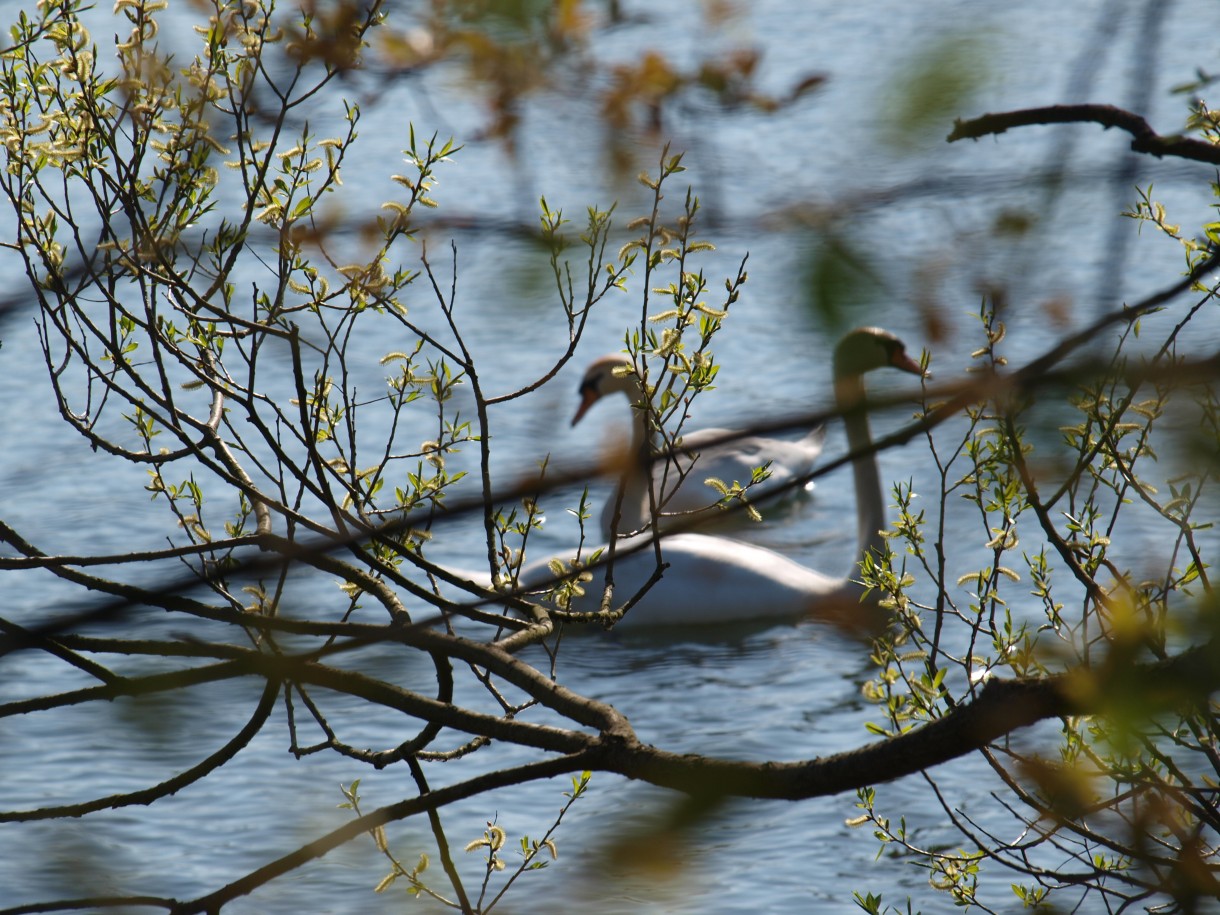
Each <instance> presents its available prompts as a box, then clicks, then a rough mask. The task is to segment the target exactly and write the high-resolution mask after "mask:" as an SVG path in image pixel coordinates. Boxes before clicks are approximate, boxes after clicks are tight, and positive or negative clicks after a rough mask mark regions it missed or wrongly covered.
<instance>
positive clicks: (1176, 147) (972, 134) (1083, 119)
mask: <svg viewBox="0 0 1220 915" xmlns="http://www.w3.org/2000/svg"><path fill="white" fill-rule="evenodd" d="M1090 122H1091V123H1094V124H1100V125H1101V126H1102V127H1104V128H1105V129H1106V130H1109V129H1110V128H1111V127H1117V128H1118V129H1119V130H1125V131H1126V132H1127V133H1129V134H1131V136H1132V137H1134V139H1133V140H1132V141H1131V149H1132V150H1133V151H1134V152H1138V153H1147V154H1149V155H1153V156H1156V157H1157V158H1158V159H1161V158H1164V157H1165V156H1175V157H1177V158H1179V159H1190V160H1192V161H1195V162H1206V163H1208V164H1209V165H1220V148H1218V147H1216V146H1213V145H1212V144H1210V143H1207V142H1205V141H1203V140H1196V139H1193V138H1191V137H1183V136H1180V135H1178V134H1173V135H1170V136H1161V135H1160V134H1158V133H1157V132H1156V131H1155V130H1153V129H1152V127H1151V125H1149V123H1148V122H1147V121H1145V120H1144V119H1143V118H1142V117H1140V116H1139V115H1138V114H1134V113H1132V112H1130V111H1125V110H1124V109H1122V108H1116V107H1114V106H1113V105H1088V104H1086V105H1050V106H1047V107H1045V108H1024V109H1021V110H1020V111H1005V112H1002V113H1000V114H984V115H982V116H981V117H977V118H969V119H967V120H961V119H958V120H955V121H954V122H953V131H952V132H951V133H950V134H949V136H947V137H946V138H945V139H946V140H947V141H948V142H950V143H955V142H957V141H958V140H977V139H979V138H980V137H984V136H987V135H989V134H1000V133H1004V132H1006V131H1007V130H1008V129H1009V128H1011V127H1029V126H1031V125H1034V124H1080V123H1090Z"/></svg>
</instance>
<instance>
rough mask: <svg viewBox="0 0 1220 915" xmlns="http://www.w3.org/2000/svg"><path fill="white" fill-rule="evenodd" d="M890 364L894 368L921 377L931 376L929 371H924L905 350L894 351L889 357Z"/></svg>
mask: <svg viewBox="0 0 1220 915" xmlns="http://www.w3.org/2000/svg"><path fill="white" fill-rule="evenodd" d="M890 365H892V366H893V367H894V368H896V369H902V371H904V372H910V373H911V374H912V375H918V376H920V377H921V378H931V377H932V373H931V372H925V371H924V370H923V369H921V368H920V367H919V363H918V362H916V361H915V360H914V359H912V358H911V357H910V356H908V355H907V354H906V353H905V352H896V353H894V355H893V356H892V357H891V358H890Z"/></svg>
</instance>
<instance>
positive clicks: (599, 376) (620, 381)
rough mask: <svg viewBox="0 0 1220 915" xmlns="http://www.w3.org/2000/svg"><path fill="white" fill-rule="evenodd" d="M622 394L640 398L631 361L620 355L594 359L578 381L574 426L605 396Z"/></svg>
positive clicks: (615, 354) (632, 398) (638, 385)
mask: <svg viewBox="0 0 1220 915" xmlns="http://www.w3.org/2000/svg"><path fill="white" fill-rule="evenodd" d="M618 392H622V393H623V394H626V395H627V397H628V398H629V399H631V400H639V398H640V381H639V379H638V378H636V377H635V373H634V372H633V371H632V365H631V360H630V359H629V358H628V357H627V356H625V355H623V354H622V353H611V354H610V355H608V356H602V357H601V358H600V359H595V360H594V361H593V362H592V363H591V364H590V365H589V367H588V368H587V369H586V370H585V375H584V377H583V378H582V379H581V380H580V387H579V388H578V389H577V393H579V394H580V406H578V407H577V408H576V415H575V416H573V417H572V425H573V426H575V425H576V424H577V423H578V422H580V420H581V419H582V418H583V417H584V415H585V414H586V413H587V412H589V408H590V407H591V406H593V405H594V404H595V403H597V402H598V401H599V400H601V399H602V398H603V397H605V396H606V395H607V394H615V393H618Z"/></svg>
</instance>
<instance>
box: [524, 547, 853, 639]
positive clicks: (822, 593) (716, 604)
mask: <svg viewBox="0 0 1220 915" xmlns="http://www.w3.org/2000/svg"><path fill="white" fill-rule="evenodd" d="M638 540H639V537H636V538H628V539H625V540H622V541H620V543H619V549H623V548H624V547H630V546H631V545H632V544H633V543H634V542H636V541H638ZM661 555H662V559H663V561H664V562H666V563H668V564H669V568H667V569H666V570H665V573H664V575H662V577H661V578H660V579H659V580H658V581H657V582H655V583H654V584H653V586H652V587H651V588H649V590H648V591H647V592H646V593H645V594H644V596H643V597H642V598H641V599H640V601H639V602H638V603H637V604H636V605H635V606H633V607H632V608H631V609H630V610H628V611H627V613H626V614H625V615H624V616H623V618H622V619H621V620H620V621H619V622H618V623H616V624H615V629H621V628H627V629H638V628H643V627H664V626H689V625H691V624H692V623H699V624H703V625H715V624H726V623H734V622H745V621H762V620H780V619H787V620H797V619H801V618H803V617H806V616H816V617H820V618H829V619H832V620H834V621H839V620H843V621H846V622H848V623H849V624H851V623H852V618H853V617H856V616H860V615H863V611H862V609H861V608H860V596H861V594H862V593H863V592H862V589H861V588H860V586H859V585H857V584H856V583H854V582H849V581H847V580H846V579H843V578H834V577H832V576H829V575H823V574H822V573H821V572H817V571H814V570H813V569H810V568H807V567H806V566H803V565H801V564H800V563H799V562H795V561H793V560H792V559H789V558H788V557H787V556H784V555H782V554H780V553H777V552H775V551H774V550H769V549H766V548H765V547H761V546H756V545H754V544H751V543H745V542H743V541H740V540H733V539H730V538H728V537H714V536H711V535H709V534H695V533H688V534H673V535H670V536H667V537H665V538H664V539H663V540H662V541H661ZM550 561H551V560H550V559H547V560H543V561H541V562H537V563H533V564H531V565H530V566H528V567H527V568H526V569H525V570H523V571H522V574H521V577H520V583H521V587H522V589H523V590H530V589H531V588H538V587H541V586H543V585H545V584H547V583H549V582H551V581H552V580H553V578H554V576H553V574H552V573H551V571H550V568H549V563H550ZM656 565H657V563H656V557H655V556H654V554H653V551H652V548H651V547H646V548H644V549H641V550H639V551H638V552H633V553H629V554H626V555H621V556H618V557H616V558H615V560H614V565H613V575H614V583H615V598H616V603H619V604H621V603H622V602H624V601H626V600H627V599H628V598H630V597H631V596H633V595H634V594H635V593H636V592H637V591H639V590H640V589H641V588H642V587H644V585H645V584H646V583H647V582H648V579H649V578H650V577H651V576H652V574H653V572H654V570H655V569H656ZM603 583H604V576H603V575H602V573H600V572H597V573H595V574H594V577H593V581H591V582H588V583H586V584H585V586H584V588H585V594H584V595H583V596H581V597H579V598H577V599H575V600H574V601H573V602H572V606H571V609H572V610H576V611H579V612H585V613H588V612H592V611H594V610H597V609H598V605H599V604H600V602H601V599H602V587H603ZM859 622H863V620H859ZM853 628H854V626H853Z"/></svg>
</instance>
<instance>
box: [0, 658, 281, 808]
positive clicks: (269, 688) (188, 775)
mask: <svg viewBox="0 0 1220 915" xmlns="http://www.w3.org/2000/svg"><path fill="white" fill-rule="evenodd" d="M278 691H279V684H278V683H276V682H275V681H273V680H268V681H267V684H266V686H265V687H264V688H263V695H262V698H261V699H259V702H258V706H257V707H256V708H255V710H254V714H253V715H251V716H250V720H249V721H247V722H246V725H245V727H243V728H242V729H241V730H240V731H238V732H237V733H236V734H235V735H233V738H232V739H231V740H229V741H228V742H227V743H225V745H224V746H223V747H221V748H220V749H219V750H217V751H216V752H215V753H213V754H212V755H210V756H208V757H207V758H206V759H203V760H201V761H200V762H199V763H198V764H196V765H194V766H192V767H191V768H189V769H187V770H186V771H185V772H180V773H179V774H177V775H175V776H174V777H173V778H170V779H166V780H165V781H163V782H161V783H160V784H158V785H153V786H152V787H151V788H145V789H143V790H141V791H132V792H130V793H129V794H112V795H110V796H108V797H101V798H96V799H94V800H92V801H86V802H84V803H81V804H66V805H64V806H62V807H39V808H38V809H37V810H28V811H19V810H13V811H0V823H7V822H23V821H27V820H50V819H57V818H59V817H79V816H84V815H85V814H86V813H92V812H93V811H95V810H107V809H110V808H113V807H130V806H132V805H134V804H143V805H145V806H147V805H148V804H151V803H153V802H154V801H157V800H160V799H161V798H163V797H167V796H169V795H171V794H176V793H178V792H179V791H181V790H182V789H183V788H185V787H186V786H187V785H190V784H193V783H195V782H197V781H199V780H200V779H202V778H205V777H207V776H208V775H210V774H211V773H212V772H213V771H215V770H216V769H219V768H220V767H221V766H223V765H224V764H225V763H227V762H228V761H229V760H230V759H232V758H233V757H234V756H236V755H237V754H238V753H239V752H241V751H242V750H243V749H245V748H246V746H248V745H249V743H250V741H251V740H253V739H254V735H255V734H257V733H258V732H259V731H260V730H261V729H262V727H263V725H264V724H266V722H267V719H268V718H269V717H270V715H271V710H272V709H273V708H274V707H275V697H276V694H277V692H278Z"/></svg>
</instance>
